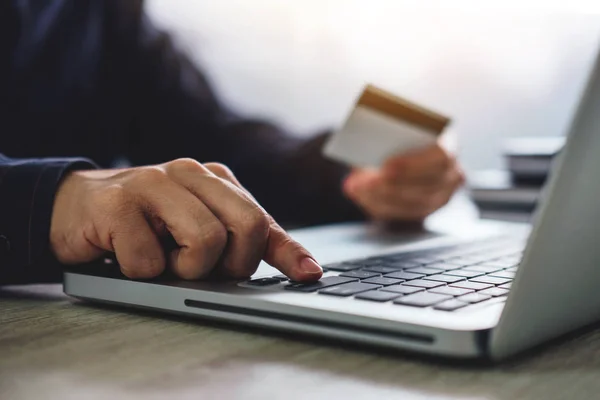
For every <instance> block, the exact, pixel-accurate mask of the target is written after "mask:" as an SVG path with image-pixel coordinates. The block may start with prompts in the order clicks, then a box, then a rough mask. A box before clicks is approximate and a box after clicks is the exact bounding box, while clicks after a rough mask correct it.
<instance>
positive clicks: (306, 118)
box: [148, 0, 600, 170]
mask: <svg viewBox="0 0 600 400" xmlns="http://www.w3.org/2000/svg"><path fill="white" fill-rule="evenodd" d="M477 4H479V6H474V5H477ZM480 4H485V7H483V6H481V5H480ZM490 4H492V5H493V4H496V6H494V8H491V6H490ZM506 4H508V3H506V2H502V3H500V2H497V3H494V2H491V1H490V2H483V1H481V2H478V3H475V2H468V4H467V2H464V1H462V2H461V1H454V2H451V1H445V2H441V1H437V2H436V1H425V0H423V1H419V2H416V1H402V0H302V1H299V0H290V1H285V0H196V1H191V0H188V1H184V0H180V1H176V2H175V1H172V0H151V1H149V3H148V10H149V12H150V14H151V16H152V17H153V19H154V20H156V21H157V23H159V24H160V25H161V26H164V27H165V28H167V29H169V30H171V31H172V32H174V33H175V34H176V37H177V38H178V40H179V42H180V43H181V45H182V47H184V48H185V49H187V50H188V51H189V52H190V53H191V54H192V55H193V57H194V59H195V60H196V61H197V62H198V64H199V65H201V66H202V67H203V68H204V69H205V70H206V71H207V73H208V75H209V76H210V77H211V79H212V80H213V82H214V84H215V86H216V88H217V89H218V91H219V93H220V94H221V97H222V98H223V99H225V100H226V101H227V102H228V103H229V104H231V105H232V106H233V107H235V108H236V109H238V110H240V111H242V112H243V113H246V114H254V115H256V114H258V115H261V116H266V117H269V118H272V119H275V120H277V121H279V122H280V123H282V124H284V125H285V126H286V127H287V128H289V129H291V130H293V131H295V132H297V133H298V134H310V133H311V132H314V131H316V130H317V129H320V128H324V127H331V126H336V125H338V124H339V123H341V121H342V120H343V119H344V117H345V115H346V113H347V111H348V109H349V107H350V106H351V104H352V102H353V101H354V98H355V96H356V95H357V93H358V92H359V91H360V89H361V87H362V85H363V84H364V83H365V82H372V83H375V84H378V85H380V86H382V87H384V88H387V89H389V90H392V91H394V92H396V93H397V94H399V95H401V96H404V97H407V98H409V99H411V100H413V101H417V102H421V103H423V104H424V105H427V106H430V107H432V108H434V109H437V110H439V111H442V112H444V113H446V114H448V115H450V116H452V117H453V120H454V123H453V125H452V133H453V134H454V135H456V137H457V138H458V143H459V154H460V157H461V160H462V162H463V164H464V165H465V166H466V167H467V168H468V169H469V170H472V169H475V168H488V167H497V166H499V165H500V163H501V158H500V155H499V146H500V143H501V139H502V137H506V136H515V135H560V134H562V133H564V131H565V129H566V127H567V126H568V122H569V120H570V117H571V115H572V111H573V109H574V105H575V103H576V100H577V97H578V95H579V93H580V91H581V89H582V87H583V83H584V80H585V76H586V73H587V72H588V69H589V65H590V62H591V60H592V57H593V55H594V52H595V51H596V48H597V46H598V44H599V38H600V13H599V12H598V10H590V9H589V7H585V4H583V3H578V2H576V1H575V2H574V1H571V2H570V3H567V6H568V7H571V8H572V9H565V6H564V5H563V4H562V3H560V2H556V3H552V2H548V1H547V2H545V3H543V4H544V5H545V8H544V9H540V7H539V6H537V5H536V4H534V3H527V2H524V1H523V0H521V1H520V2H518V3H515V4H513V6H506ZM576 4H577V6H575V5H576ZM582 4H583V7H582ZM524 5H527V7H525V6H524ZM553 5H554V6H556V7H550V6H553ZM590 11H593V12H590ZM599 112H600V110H599Z"/></svg>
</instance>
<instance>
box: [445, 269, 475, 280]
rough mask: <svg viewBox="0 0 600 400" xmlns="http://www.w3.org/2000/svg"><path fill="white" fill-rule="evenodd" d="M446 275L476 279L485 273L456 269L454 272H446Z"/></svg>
mask: <svg viewBox="0 0 600 400" xmlns="http://www.w3.org/2000/svg"><path fill="white" fill-rule="evenodd" d="M445 274H446V275H454V276H462V277H463V278H475V277H476V276H481V275H483V274H484V273H483V272H479V271H469V270H466V269H455V270H454V271H446V272H445Z"/></svg>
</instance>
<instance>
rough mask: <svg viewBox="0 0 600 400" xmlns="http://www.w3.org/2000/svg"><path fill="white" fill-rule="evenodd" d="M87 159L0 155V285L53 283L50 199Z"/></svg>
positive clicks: (58, 272)
mask: <svg viewBox="0 0 600 400" xmlns="http://www.w3.org/2000/svg"><path fill="white" fill-rule="evenodd" d="M94 167H95V166H94V164H93V163H91V162H90V161H88V160H86V159H77V158H64V159H60V158H53V159H23V160H17V159H9V158H7V157H4V156H3V155H1V154H0V247H1V248H0V285H6V284H22V283H36V282H56V281H59V280H60V279H61V273H62V271H61V269H60V265H59V264H58V263H57V262H56V261H55V260H54V257H53V256H52V254H51V252H50V250H49V242H48V241H49V232H50V221H51V217H52V207H53V204H54V196H55V193H56V190H57V188H58V185H59V183H60V181H61V179H62V178H63V176H64V175H65V174H66V173H67V172H68V171H70V170H73V169H85V168H94Z"/></svg>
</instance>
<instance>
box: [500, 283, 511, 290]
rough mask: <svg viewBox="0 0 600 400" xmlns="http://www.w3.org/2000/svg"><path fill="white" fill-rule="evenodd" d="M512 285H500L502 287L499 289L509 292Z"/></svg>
mask: <svg viewBox="0 0 600 400" xmlns="http://www.w3.org/2000/svg"><path fill="white" fill-rule="evenodd" d="M510 285H511V284H510V283H506V284H504V285H500V286H498V287H499V288H500V289H507V290H508V289H510Z"/></svg>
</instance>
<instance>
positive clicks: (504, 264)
mask: <svg viewBox="0 0 600 400" xmlns="http://www.w3.org/2000/svg"><path fill="white" fill-rule="evenodd" d="M484 264H485V265H489V266H491V267H499V268H510V267H514V266H515V265H517V264H519V262H518V261H517V262H515V261H514V260H510V259H509V260H503V259H498V260H493V261H486V262H485V263H484Z"/></svg>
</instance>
